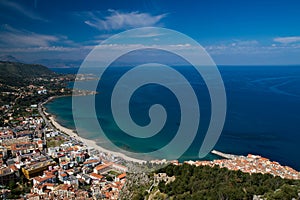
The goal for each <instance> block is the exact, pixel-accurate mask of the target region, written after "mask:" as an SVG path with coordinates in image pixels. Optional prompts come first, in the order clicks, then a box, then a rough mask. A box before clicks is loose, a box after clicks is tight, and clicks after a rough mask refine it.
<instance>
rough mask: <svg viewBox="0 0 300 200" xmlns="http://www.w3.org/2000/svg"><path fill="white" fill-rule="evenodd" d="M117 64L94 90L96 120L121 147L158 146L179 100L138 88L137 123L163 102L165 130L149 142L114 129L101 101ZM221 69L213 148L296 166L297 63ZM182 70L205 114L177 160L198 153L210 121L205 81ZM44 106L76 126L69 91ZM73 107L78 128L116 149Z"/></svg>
mask: <svg viewBox="0 0 300 200" xmlns="http://www.w3.org/2000/svg"><path fill="white" fill-rule="evenodd" d="M115 70H116V71H112V73H111V75H110V76H108V77H109V78H108V79H102V81H103V83H105V84H107V85H105V87H104V88H105V91H103V88H101V89H102V90H100V89H99V90H100V91H99V92H100V93H99V95H96V102H98V103H97V104H96V111H97V116H98V120H99V123H100V124H101V126H103V127H104V129H105V130H106V132H107V133H108V134H107V137H109V138H110V140H111V141H113V142H114V143H115V144H116V145H117V146H119V147H122V148H123V149H124V152H125V150H126V151H133V152H136V151H138V152H140V151H142V152H148V151H153V150H155V149H158V148H160V147H161V146H163V145H164V144H165V143H166V142H167V141H168V140H170V139H171V138H172V137H173V134H174V132H176V128H177V127H178V121H179V120H178V114H179V113H178V110H177V109H176V107H177V106H178V103H176V100H174V96H172V94H171V93H170V92H168V91H167V90H165V89H164V88H162V87H159V86H157V85H150V86H147V87H144V88H142V89H141V90H139V91H137V92H136V93H135V94H134V95H135V96H133V97H132V102H131V107H130V108H131V109H132V116H133V119H134V120H135V122H136V123H137V124H140V125H145V124H147V122H149V118H148V117H147V114H146V112H147V111H148V108H149V106H150V105H151V104H153V103H160V104H162V105H164V106H166V107H167V110H168V112H170V113H172V115H171V116H172V117H171V119H169V118H168V120H169V121H168V122H167V124H166V127H164V128H165V130H164V131H163V132H164V133H165V134H161V135H160V137H159V138H152V139H153V141H152V145H147V144H149V141H147V142H144V141H142V140H136V139H133V138H130V137H127V136H126V135H124V134H123V133H122V131H120V130H119V129H118V127H117V125H116V124H115V122H114V120H113V118H112V116H111V112H110V109H108V108H109V106H106V105H107V103H106V102H105V101H107V97H108V96H109V91H110V90H111V89H112V87H113V85H114V83H115V81H116V80H117V79H118V78H119V77H120V76H121V74H122V73H123V72H124V71H122V70H124V69H120V68H119V69H115ZM219 70H220V72H221V75H222V77H223V81H224V84H225V89H226V93H227V103H228V105H227V106H228V107H227V117H226V122H225V126H224V129H223V131H222V134H221V137H220V139H219V141H218V143H217V145H216V146H215V149H217V150H220V151H224V152H228V153H233V154H248V153H252V154H259V155H262V156H264V157H268V158H270V159H271V160H276V161H279V162H280V163H281V164H284V165H289V166H292V167H294V168H296V169H298V170H300V159H299V157H300V148H299V143H300V125H299V122H300V115H299V113H300V66H299V67H297V66H273V67H272V66H249V67H245V66H243V67H238V66H234V67H230V66H224V67H219ZM182 73H185V75H186V76H187V77H189V78H190V80H191V82H193V81H194V88H195V89H196V91H197V93H198V94H201V95H199V96H198V98H199V102H202V103H201V105H200V109H202V110H201V113H203V114H202V116H203V117H201V122H200V130H199V132H198V135H197V137H196V139H195V141H194V142H193V144H192V145H191V147H190V149H188V151H187V152H186V153H185V154H184V155H183V156H182V157H181V160H189V159H198V157H197V153H198V151H199V144H201V142H202V140H203V134H204V133H205V131H206V129H207V126H208V123H209V116H210V109H209V108H210V104H209V100H207V99H209V98H208V96H207V91H206V89H205V85H204V84H203V83H202V82H196V80H198V77H195V75H194V73H193V71H189V69H186V70H185V71H182ZM144 93H148V94H149V96H145V95H141V94H144ZM158 94H159V95H158ZM76 98H83V99H84V98H86V97H76ZM153 99H155V100H153ZM86 103H88V102H86ZM46 108H47V109H48V111H49V112H50V113H53V114H54V115H56V117H57V120H58V121H59V122H60V123H61V124H62V125H64V126H66V127H69V128H75V126H74V122H73V117H72V100H71V97H63V98H57V99H55V100H54V101H51V102H49V103H48V104H47V105H46ZM73 112H80V113H81V114H82V120H81V123H80V127H77V128H79V129H80V131H79V132H80V133H81V134H82V136H83V137H86V138H88V139H93V140H95V141H96V142H98V143H99V144H100V145H101V146H104V147H106V148H109V149H114V148H113V147H112V146H111V145H110V144H109V143H106V142H103V141H104V140H103V138H101V137H99V133H98V132H97V129H96V127H91V126H90V125H89V123H88V121H89V111H88V110H84V109H83V110H75V111H74V110H73ZM205 115H207V116H205ZM150 142H151V141H150ZM168 153H170V154H172V152H168ZM129 155H130V153H129ZM210 158H212V157H210Z"/></svg>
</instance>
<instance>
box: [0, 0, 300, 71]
mask: <svg viewBox="0 0 300 200" xmlns="http://www.w3.org/2000/svg"><path fill="white" fill-rule="evenodd" d="M147 26H155V27H164V28H169V29H173V30H176V31H179V32H181V33H184V34H186V35H188V36H190V37H192V38H193V39H195V40H196V41H197V42H199V43H200V44H201V45H202V46H203V47H204V48H205V49H206V50H207V51H208V53H209V54H210V55H211V57H212V58H213V59H214V61H215V62H216V64H218V65H275V64H276V65H294V64H300V2H299V1H296V0H295V1H282V0H278V1H258V0H253V1H238V0H236V1H233V0H226V1H225V0H223V1H216V0H211V1H202V0H186V1H174V0H161V1H159V0H148V1H143V0H132V1H124V0H109V1H100V0H97V1H96V0H85V1H83V0H76V1H74V0H66V1H63V0H26V1H24V0H18V1H15V0H1V1H0V55H13V56H15V57H16V58H17V59H19V60H21V61H25V62H40V63H44V64H48V65H50V66H51V65H57V64H58V63H60V65H61V66H62V65H67V66H69V65H71V66H73V65H78V64H80V62H81V61H82V60H83V59H84V58H85V56H86V55H88V53H89V52H90V51H91V50H92V49H93V47H94V46H95V45H97V44H99V43H100V42H101V41H103V40H105V39H106V38H108V37H110V36H112V35H114V34H116V33H120V32H122V31H125V30H129V29H132V28H138V27H147Z"/></svg>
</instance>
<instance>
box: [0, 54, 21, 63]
mask: <svg viewBox="0 0 300 200" xmlns="http://www.w3.org/2000/svg"><path fill="white" fill-rule="evenodd" d="M0 61H6V62H20V61H19V60H18V59H16V58H15V57H13V56H11V55H1V56H0Z"/></svg>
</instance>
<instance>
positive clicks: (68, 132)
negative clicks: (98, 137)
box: [41, 96, 147, 164]
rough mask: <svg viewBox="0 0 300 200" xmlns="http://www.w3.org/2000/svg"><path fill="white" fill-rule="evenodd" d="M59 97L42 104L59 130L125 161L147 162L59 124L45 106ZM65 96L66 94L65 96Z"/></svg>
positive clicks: (51, 98)
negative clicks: (107, 147)
mask: <svg viewBox="0 0 300 200" xmlns="http://www.w3.org/2000/svg"><path fill="white" fill-rule="evenodd" d="M58 97H61V96H54V97H50V98H49V99H48V100H47V101H45V102H43V103H42V104H41V106H42V112H43V113H44V114H45V115H46V116H49V117H48V118H49V121H50V123H51V124H52V125H53V126H54V127H55V128H56V129H57V130H59V131H61V132H63V133H65V134H66V135H68V136H69V137H71V138H74V139H76V140H78V141H81V142H82V143H83V144H84V145H86V146H88V147H92V148H94V149H95V150H98V151H100V152H104V153H107V154H110V155H113V156H115V157H119V158H121V159H123V160H125V161H129V162H136V163H139V164H142V163H146V162H147V161H146V160H140V159H137V158H132V157H129V156H127V155H125V154H123V153H120V152H115V151H111V150H108V149H105V148H103V147H101V146H99V145H97V143H96V142H95V141H93V140H90V139H86V138H84V137H81V136H79V135H78V134H77V133H75V131H74V130H73V129H70V128H67V127H64V126H62V125H61V124H59V122H58V121H57V120H56V119H55V116H54V115H53V114H50V113H48V112H46V111H45V110H46V108H45V107H44V106H43V105H44V104H46V103H48V102H49V101H52V100H54V99H55V98H58ZM63 97H64V96H63Z"/></svg>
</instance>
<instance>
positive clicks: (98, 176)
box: [90, 173, 104, 179]
mask: <svg viewBox="0 0 300 200" xmlns="http://www.w3.org/2000/svg"><path fill="white" fill-rule="evenodd" d="M90 176H91V178H96V179H102V178H103V177H104V176H102V175H100V174H96V173H91V174H90Z"/></svg>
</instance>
